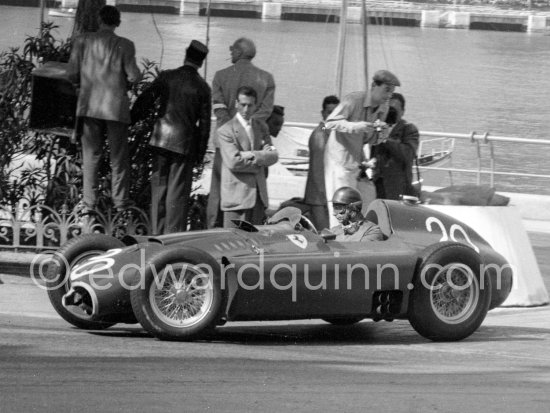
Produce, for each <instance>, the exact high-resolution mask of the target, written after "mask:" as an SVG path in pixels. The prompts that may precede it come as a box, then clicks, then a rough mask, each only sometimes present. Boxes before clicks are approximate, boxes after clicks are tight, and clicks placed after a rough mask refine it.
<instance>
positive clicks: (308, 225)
mask: <svg viewBox="0 0 550 413" xmlns="http://www.w3.org/2000/svg"><path fill="white" fill-rule="evenodd" d="M298 223H299V224H300V225H301V226H302V227H303V228H304V229H307V230H308V231H311V232H313V233H314V234H319V231H317V228H315V225H313V222H311V221H310V219H309V218H307V217H305V216H303V215H300V221H299V222H298Z"/></svg>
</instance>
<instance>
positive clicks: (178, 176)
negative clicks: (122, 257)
mask: <svg viewBox="0 0 550 413" xmlns="http://www.w3.org/2000/svg"><path fill="white" fill-rule="evenodd" d="M207 54H208V48H207V47H206V46H205V45H204V44H202V43H201V42H199V41H197V40H193V41H192V42H191V44H190V45H189V47H188V48H187V51H186V53H185V60H184V62H183V66H181V67H179V68H177V69H173V70H165V71H162V72H161V73H160V74H159V76H158V77H157V78H156V79H155V81H154V82H153V83H152V84H151V86H150V87H149V88H147V89H146V90H145V91H144V92H143V93H142V94H141V95H140V96H139V97H138V99H137V100H136V102H135V104H134V106H133V107H132V121H133V122H135V121H137V120H138V119H140V118H143V116H144V115H145V114H146V113H147V111H148V110H150V109H151V108H152V107H153V106H154V104H155V103H157V104H158V106H159V109H158V116H159V117H158V119H157V120H156V122H155V126H154V129H153V133H152V136H151V140H150V141H149V144H150V145H151V146H152V148H153V150H154V159H153V174H152V176H151V191H152V197H151V221H152V226H153V233H154V234H169V233H172V232H181V231H185V230H186V229H187V215H188V211H189V197H190V193H191V185H192V182H193V168H194V167H195V166H197V165H198V164H199V163H200V162H201V161H202V159H203V157H204V154H205V152H206V147H207V144H208V138H209V136H210V114H211V108H212V104H211V91H210V86H208V84H207V83H206V82H205V81H204V79H203V78H202V77H201V76H200V75H199V73H198V69H199V68H200V67H201V66H202V63H203V61H204V59H205V58H206V55H207Z"/></svg>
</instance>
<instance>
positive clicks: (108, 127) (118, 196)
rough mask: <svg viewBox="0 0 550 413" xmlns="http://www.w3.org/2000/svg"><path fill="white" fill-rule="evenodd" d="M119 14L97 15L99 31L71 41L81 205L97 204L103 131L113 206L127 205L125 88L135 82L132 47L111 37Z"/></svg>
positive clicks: (127, 103) (106, 11)
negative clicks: (79, 123) (79, 124)
mask: <svg viewBox="0 0 550 413" xmlns="http://www.w3.org/2000/svg"><path fill="white" fill-rule="evenodd" d="M119 25H120V12H119V11H118V9H117V8H116V7H114V6H104V7H102V8H101V10H100V11H99V30H98V31H97V32H94V33H84V34H82V35H80V36H78V37H76V38H75V40H74V43H73V48H72V51H71V57H70V60H69V72H70V75H71V78H72V79H71V80H73V81H74V82H75V83H77V84H78V85H79V94H78V102H77V109H76V115H77V116H78V117H79V118H81V120H82V127H83V129H82V163H83V166H82V169H83V203H84V206H85V208H86V209H94V208H95V207H96V203H97V188H98V184H99V183H98V170H99V162H100V160H101V156H102V146H103V140H104V135H103V134H104V133H105V131H106V133H107V139H108V142H109V147H110V158H111V167H112V180H111V194H112V200H113V204H114V206H115V208H117V210H124V209H125V208H126V207H128V206H129V205H130V200H129V188H130V185H129V183H130V174H129V171H130V166H129V159H128V157H129V156H128V123H129V122H130V101H129V98H128V94H127V91H128V86H129V84H130V83H134V82H137V81H138V80H139V79H140V77H141V72H140V70H139V69H138V67H137V64H136V58H135V53H136V52H135V47H134V44H133V43H132V42H131V41H130V40H128V39H126V38H124V37H119V36H117V35H116V34H115V29H116V28H117V27H118V26H119Z"/></svg>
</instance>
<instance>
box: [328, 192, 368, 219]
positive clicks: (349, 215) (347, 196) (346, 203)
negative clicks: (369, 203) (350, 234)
mask: <svg viewBox="0 0 550 413" xmlns="http://www.w3.org/2000/svg"><path fill="white" fill-rule="evenodd" d="M362 205H363V200H362V198H361V194H360V193H359V191H358V190H357V189H354V188H352V187H350V186H343V187H341V188H338V189H337V190H336V192H335V193H334V195H333V196H332V207H333V211H334V216H335V217H336V219H337V220H338V222H340V223H341V224H343V225H348V224H349V222H350V221H353V220H355V219H357V217H358V212H359V211H361V207H362Z"/></svg>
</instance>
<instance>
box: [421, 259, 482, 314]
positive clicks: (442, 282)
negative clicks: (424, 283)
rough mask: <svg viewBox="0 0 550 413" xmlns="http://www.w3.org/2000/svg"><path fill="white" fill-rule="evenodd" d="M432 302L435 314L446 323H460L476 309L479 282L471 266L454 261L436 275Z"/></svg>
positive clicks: (432, 290) (433, 283) (432, 284)
mask: <svg viewBox="0 0 550 413" xmlns="http://www.w3.org/2000/svg"><path fill="white" fill-rule="evenodd" d="M430 290H431V295H430V304H431V306H432V309H433V311H434V314H435V315H436V316H437V317H438V318H439V319H440V320H441V321H444V322H445V323H448V324H458V323H461V322H463V321H464V320H467V319H468V318H469V317H470V316H471V315H472V313H473V312H474V311H475V309H476V306H477V302H478V300H479V282H478V280H477V279H476V277H475V276H474V275H473V273H472V271H471V270H470V268H469V267H467V266H466V265H464V264H460V263H452V264H448V265H446V266H445V267H443V268H442V269H441V270H440V271H438V273H437V274H436V275H435V276H434V278H433V280H432V283H431V286H430Z"/></svg>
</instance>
